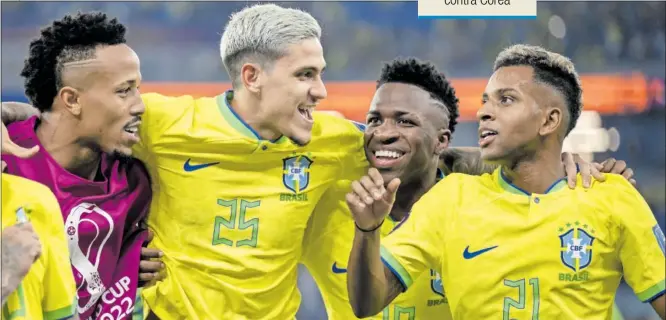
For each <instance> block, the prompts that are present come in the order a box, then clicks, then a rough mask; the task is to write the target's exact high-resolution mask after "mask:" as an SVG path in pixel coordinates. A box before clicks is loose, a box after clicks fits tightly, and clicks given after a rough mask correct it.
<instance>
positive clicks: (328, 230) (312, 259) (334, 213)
mask: <svg viewBox="0 0 666 320" xmlns="http://www.w3.org/2000/svg"><path fill="white" fill-rule="evenodd" d="M348 190H351V182H350V181H338V182H337V183H336V184H335V185H334V186H332V187H331V188H329V190H328V191H326V192H325V193H324V194H323V195H322V197H321V199H320V200H319V203H317V206H316V207H315V209H314V211H313V213H312V216H311V217H310V220H309V221H308V225H307V228H306V229H305V237H304V238H303V254H302V256H301V263H303V264H304V265H305V266H306V267H308V268H312V267H316V266H318V262H321V257H322V255H325V254H326V250H321V248H322V247H321V246H320V244H321V243H322V241H325V240H326V239H327V237H335V236H336V235H338V234H340V233H341V232H342V231H343V230H344V228H346V227H348V222H350V221H352V220H351V219H352V218H351V212H350V211H349V208H348V207H347V203H346V202H345V194H346V193H347V191H348ZM346 222H347V223H346ZM311 272H312V271H311Z"/></svg>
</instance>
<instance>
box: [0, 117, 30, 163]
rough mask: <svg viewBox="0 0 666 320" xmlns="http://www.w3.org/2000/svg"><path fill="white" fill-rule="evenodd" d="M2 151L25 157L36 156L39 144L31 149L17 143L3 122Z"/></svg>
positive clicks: (0, 148)
mask: <svg viewBox="0 0 666 320" xmlns="http://www.w3.org/2000/svg"><path fill="white" fill-rule="evenodd" d="M0 151H2V154H10V155H13V156H17V157H19V158H24V159H25V158H30V157H32V156H34V155H35V154H36V153H37V151H39V146H34V147H32V148H30V149H27V148H23V147H21V146H19V145H17V144H16V143H14V141H12V139H11V138H10V137H9V132H8V131H7V127H6V126H5V124H4V123H2V146H1V147H0Z"/></svg>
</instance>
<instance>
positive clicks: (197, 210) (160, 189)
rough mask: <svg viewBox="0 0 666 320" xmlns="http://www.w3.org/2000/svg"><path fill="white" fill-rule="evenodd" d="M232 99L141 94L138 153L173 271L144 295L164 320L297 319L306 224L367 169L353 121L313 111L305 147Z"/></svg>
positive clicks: (158, 238)
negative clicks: (271, 134)
mask: <svg viewBox="0 0 666 320" xmlns="http://www.w3.org/2000/svg"><path fill="white" fill-rule="evenodd" d="M231 95H232V92H227V93H226V94H223V95H220V96H218V97H213V98H200V99H194V98H192V97H190V96H184V97H165V96H161V95H157V94H144V95H143V97H142V98H143V100H144V103H145V105H146V113H145V114H144V116H143V124H142V125H141V128H140V130H139V131H140V137H141V143H139V144H137V145H136V146H135V148H134V152H135V155H136V156H137V157H138V158H139V159H140V160H142V161H143V162H144V163H145V164H146V167H147V168H148V171H149V172H150V175H151V178H152V182H153V201H152V204H151V209H150V216H149V218H148V226H149V228H150V229H151V230H152V231H153V232H154V234H155V238H154V240H153V241H152V244H151V246H154V247H157V248H159V249H161V250H163V251H164V257H163V258H162V261H163V262H164V263H165V265H166V277H165V278H164V280H162V281H159V282H157V284H156V285H155V286H152V287H148V288H145V289H144V290H143V297H144V302H145V304H146V305H147V307H148V308H149V309H150V310H151V311H153V312H154V313H155V314H156V315H157V316H158V317H159V318H160V319H162V320H170V319H174V320H176V319H177V320H180V319H191V320H196V319H201V320H204V319H205V320H208V319H229V320H236V319H252V320H260V319H293V318H294V316H295V314H296V311H297V310H298V307H299V305H300V294H299V292H298V288H297V282H296V281H297V276H298V272H297V270H298V269H297V266H298V260H299V258H300V256H301V251H302V241H303V235H304V233H305V227H306V225H307V222H308V219H309V218H310V215H311V214H312V211H313V210H314V207H315V206H316V205H317V203H318V202H319V200H320V198H321V197H322V195H323V194H324V193H325V192H326V191H327V190H328V189H329V187H330V186H331V185H332V184H333V183H334V182H336V181H338V180H340V179H350V178H348V177H347V175H351V174H353V173H354V172H363V170H365V168H366V167H365V166H367V163H366V162H365V160H364V159H365V155H364V153H363V144H362V141H363V135H362V133H361V131H360V130H359V129H358V128H357V127H356V126H355V125H354V124H353V123H351V122H350V121H347V120H345V119H340V118H337V117H335V116H331V115H325V114H318V113H315V120H314V121H315V123H314V127H313V132H312V140H311V142H310V143H309V144H308V145H306V146H299V145H297V144H295V143H293V142H292V141H291V140H290V139H287V138H286V137H282V138H280V139H278V140H276V141H267V140H262V139H261V138H260V137H259V136H258V135H257V134H256V133H255V132H254V131H253V130H252V129H251V128H250V127H249V126H247V125H246V124H245V123H244V122H243V120H242V119H240V118H239V117H238V116H237V115H236V114H235V112H234V110H233V109H232V107H231V106H230V104H229V101H230V99H231ZM353 167H358V168H359V170H352V169H351V168H353ZM357 174H358V176H360V174H359V173H357Z"/></svg>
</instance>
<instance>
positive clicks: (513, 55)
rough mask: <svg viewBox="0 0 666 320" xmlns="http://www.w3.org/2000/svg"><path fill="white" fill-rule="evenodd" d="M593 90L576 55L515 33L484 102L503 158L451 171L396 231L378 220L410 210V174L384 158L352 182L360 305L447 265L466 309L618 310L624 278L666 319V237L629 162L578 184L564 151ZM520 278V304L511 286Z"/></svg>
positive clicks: (404, 290)
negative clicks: (572, 184) (386, 168)
mask: <svg viewBox="0 0 666 320" xmlns="http://www.w3.org/2000/svg"><path fill="white" fill-rule="evenodd" d="M581 92H582V87H581V83H580V79H579V76H578V73H577V72H576V70H575V67H574V65H573V63H572V62H571V61H570V60H569V59H568V58H566V57H564V56H562V55H560V54H557V53H554V52H550V51H548V50H545V49H543V48H541V47H537V46H530V45H513V46H510V47H508V48H506V49H504V50H502V52H500V53H499V55H498V56H497V58H496V60H495V66H494V69H493V75H492V76H491V77H490V78H489V80H488V84H487V86H486V88H485V91H484V93H483V94H482V102H483V106H482V107H481V109H480V110H479V111H478V112H477V119H478V120H479V130H478V136H479V146H480V148H481V154H482V158H483V160H484V161H488V162H492V163H495V164H497V165H500V167H499V168H498V169H496V170H495V171H494V172H493V173H492V174H484V175H481V176H471V175H468V174H459V173H454V174H451V175H449V176H447V177H446V178H445V179H443V180H442V181H441V182H440V183H437V184H436V185H435V186H433V187H432V188H431V189H430V190H429V191H428V192H427V193H425V194H422V195H423V196H422V197H420V199H419V200H418V201H417V202H416V203H408V204H409V208H408V209H407V210H408V211H409V215H408V216H406V218H405V219H404V220H402V221H401V222H400V224H399V228H398V227H396V228H395V229H393V230H392V232H391V234H390V235H388V236H383V234H382V233H381V232H380V231H383V229H381V230H380V229H379V228H380V227H382V226H383V225H385V224H386V223H385V222H386V220H387V217H388V216H390V215H393V212H394V211H395V210H403V211H406V210H405V208H404V207H403V206H404V203H403V202H402V201H403V200H402V199H401V197H402V195H401V193H402V192H404V191H403V190H404V183H408V182H407V181H402V179H401V177H391V176H388V177H387V175H386V174H380V173H379V172H377V171H376V170H375V169H370V170H369V171H368V175H366V176H364V177H362V178H361V179H359V180H357V181H354V182H352V188H351V190H350V193H348V194H347V195H346V199H347V205H348V207H349V209H350V211H351V213H352V216H353V220H354V222H352V223H353V224H354V225H355V226H354V227H352V228H354V229H355V232H354V240H353V246H352V249H351V250H350V251H348V252H350V253H349V260H348V261H347V263H348V269H349V270H348V277H347V287H348V293H349V301H350V302H351V308H352V309H353V310H354V313H355V314H356V315H357V316H361V317H367V316H371V315H373V314H375V313H377V312H379V311H380V310H382V309H384V308H385V307H387V306H388V307H391V306H392V305H393V304H394V303H395V301H396V299H400V297H401V296H402V295H403V294H412V292H413V290H414V289H416V288H415V287H416V286H418V285H419V282H420V281H421V279H422V278H424V277H426V278H427V277H429V276H431V275H432V274H433V271H432V270H433V269H434V270H437V271H439V272H441V273H442V278H441V279H438V282H439V284H442V283H443V284H444V288H445V290H446V292H447V295H448V303H449V305H450V309H451V311H452V313H453V315H454V316H455V318H461V319H463V318H464V319H493V318H501V317H504V319H509V318H514V317H522V318H526V317H532V318H537V317H541V318H543V319H555V318H566V319H574V318H575V319H592V318H603V319H610V318H611V314H612V306H613V301H614V297H615V293H616V289H617V286H618V284H619V283H620V280H621V279H622V278H623V277H624V278H625V279H626V280H627V283H628V284H629V285H630V286H631V287H632V288H633V289H634V291H635V293H636V295H637V296H638V298H639V299H640V300H642V301H645V302H651V303H652V305H653V307H654V308H655V310H656V311H657V313H659V315H660V316H661V318H662V319H664V311H663V310H664V304H665V301H666V298H664V271H665V270H664V263H663V262H664V256H663V254H664V236H663V232H661V230H660V229H659V225H658V224H657V221H656V220H655V217H654V215H653V214H652V212H651V211H650V208H649V206H648V205H647V203H645V200H643V199H642V197H641V196H640V194H639V193H638V192H637V190H636V189H635V188H634V187H633V186H632V185H631V184H630V182H628V181H627V179H626V177H623V176H620V175H617V174H610V175H608V176H607V180H606V181H605V182H604V183H598V182H595V183H593V184H592V186H591V187H590V188H588V189H587V190H582V189H580V188H576V189H569V188H566V187H565V185H566V181H565V179H564V175H565V170H564V169H563V168H562V159H561V158H560V153H561V152H562V144H563V141H564V139H565V137H566V135H567V134H568V133H569V132H570V130H571V128H573V127H574V124H575V122H576V118H577V117H578V115H579V114H580V110H581V109H582V98H581V97H582V94H581ZM376 100H378V99H376ZM374 103H375V104H377V101H375V102H374ZM401 105H404V103H403V104H401ZM410 106H411V107H414V106H415V105H414V104H412V105H410ZM435 119H436V118H435ZM370 123H372V122H371V121H370ZM386 137H390V136H388V135H386ZM405 137H408V136H407V135H405ZM391 138H393V139H396V138H394V137H391ZM396 144H397V143H396ZM435 145H436V146H437V143H435ZM368 147H369V148H370V149H371V150H372V148H373V144H372V141H370V143H369V145H368ZM386 149H387V148H386ZM401 150H402V149H398V151H401ZM430 150H432V149H430ZM435 150H437V149H436V148H435ZM393 153H394V155H395V152H393ZM375 154H377V152H375ZM382 154H384V153H382ZM372 162H373V161H372V160H371V163H372ZM396 178H398V179H396ZM579 179H580V178H579ZM595 239H596V241H595ZM534 248H538V250H535V249H534ZM482 254H483V256H481V255H482ZM477 257H478V258H477ZM471 259H474V261H470V260H471ZM595 261H596V262H595ZM588 273H589V275H590V276H589V277H588ZM553 274H559V278H558V277H553V276H552V275H553ZM592 275H594V276H592ZM572 279H573V280H572ZM572 282H576V286H573V287H572V286H571V283H572ZM410 288H411V289H410ZM433 288H434V286H433ZM540 288H541V289H540ZM408 289H409V290H408ZM518 291H520V292H519V295H520V300H521V301H522V302H521V304H522V305H521V306H518V303H517V302H516V300H513V299H512V298H507V297H511V296H515V295H516V294H518V293H517V292H518ZM539 292H540V293H539ZM525 297H527V298H525ZM524 298H525V299H524ZM525 301H527V302H526V303H523V302H525ZM421 305H423V303H421ZM425 309H427V308H425ZM384 310H385V309H384ZM400 310H404V308H401V309H400ZM417 312H418V311H417ZM420 314H421V315H423V313H420ZM424 318H426V319H431V317H424Z"/></svg>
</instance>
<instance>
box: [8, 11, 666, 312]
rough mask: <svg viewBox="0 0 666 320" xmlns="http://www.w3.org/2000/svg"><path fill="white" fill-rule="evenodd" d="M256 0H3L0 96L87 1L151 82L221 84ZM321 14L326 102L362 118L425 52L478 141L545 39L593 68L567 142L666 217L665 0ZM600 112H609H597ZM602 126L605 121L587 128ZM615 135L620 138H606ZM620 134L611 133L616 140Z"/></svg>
mask: <svg viewBox="0 0 666 320" xmlns="http://www.w3.org/2000/svg"><path fill="white" fill-rule="evenodd" d="M247 4H248V2H223V3H222V2H218V3H215V2H125V3H123V2H2V4H1V5H2V17H1V19H0V20H1V25H2V28H1V32H2V43H1V44H2V101H10V100H14V101H16V100H18V101H25V100H26V99H25V96H24V95H23V87H22V84H23V82H22V79H21V78H20V77H19V76H18V74H19V72H20V69H21V67H22V65H23V60H24V58H25V56H26V53H27V48H28V43H29V41H30V39H31V38H33V37H35V36H36V35H37V34H38V30H39V28H40V27H41V26H43V25H45V24H47V23H49V21H50V20H52V19H57V18H60V17H62V16H63V15H65V14H68V13H74V12H76V11H77V10H81V11H87V10H101V11H104V12H106V13H108V14H109V15H111V16H116V17H118V18H119V20H120V21H121V22H123V23H125V24H126V25H127V26H128V30H129V32H128V39H129V44H130V45H131V46H132V47H133V48H134V49H135V50H136V51H137V52H138V54H139V56H140V57H142V58H143V60H142V69H143V77H144V81H145V84H144V85H143V89H142V90H143V91H144V92H149V91H159V92H162V93H165V94H182V93H189V94H195V95H207V94H216V93H219V92H222V91H223V90H225V89H226V88H228V87H229V85H228V83H227V81H228V78H227V76H226V74H225V72H224V69H223V67H222V64H221V61H220V58H219V55H218V45H219V38H220V34H221V32H222V29H223V27H224V24H225V23H226V20H227V17H228V16H229V15H230V14H231V13H232V12H233V11H235V10H238V9H241V8H242V7H244V6H246V5H247ZM283 4H284V5H286V6H290V7H298V8H302V9H305V10H307V11H308V12H311V13H312V14H313V15H314V16H315V17H316V18H317V19H318V20H319V21H320V23H321V24H322V27H323V30H324V35H323V44H324V49H325V52H326V59H327V61H328V70H327V73H326V75H325V78H326V81H327V86H328V89H329V98H328V99H327V102H326V103H324V104H323V105H322V108H324V109H329V110H330V109H332V110H337V111H338V112H340V113H341V114H342V115H344V116H346V117H348V118H351V119H355V120H361V121H363V119H364V116H363V114H364V111H365V110H367V109H366V108H367V106H368V103H369V101H370V98H371V96H372V92H373V89H374V84H373V83H372V81H373V80H374V79H375V78H376V77H377V76H378V73H379V70H380V67H381V62H382V61H388V60H390V59H392V58H394V57H395V56H398V55H401V56H417V57H419V58H422V59H427V60H430V61H432V62H434V63H436V64H437V65H438V66H439V67H440V68H441V69H442V70H444V71H445V72H446V73H447V76H448V77H449V78H451V79H453V84H454V86H455V87H456V89H457V91H458V93H459V95H460V96H461V100H462V101H461V104H462V105H461V108H462V110H461V111H462V115H463V120H466V121H465V122H463V123H461V124H460V125H459V126H458V128H457V130H456V134H455V139H453V142H454V145H456V146H475V145H476V133H475V132H476V129H477V125H476V124H475V123H474V122H469V120H470V119H472V118H471V117H473V115H474V113H475V111H476V108H478V106H479V99H480V93H481V90H482V89H483V87H484V86H485V81H486V79H487V77H488V76H489V75H490V74H491V66H492V62H493V58H494V57H495V55H496V54H497V53H498V52H499V50H500V49H501V48H503V47H505V46H507V45H509V44H512V43H519V42H525V43H530V44H538V45H542V46H545V47H546V48H549V49H551V50H554V51H557V52H561V53H563V54H565V55H567V56H569V57H571V58H572V59H573V61H574V62H575V63H576V66H577V69H578V70H579V72H580V73H582V74H583V75H584V92H585V93H584V97H585V108H586V110H589V111H594V112H592V113H588V114H586V116H585V118H586V119H589V121H587V122H586V123H579V128H578V129H579V131H578V132H577V134H576V135H572V137H575V139H573V138H572V139H570V140H569V141H568V144H567V146H568V147H569V148H572V149H576V150H577V151H579V152H587V151H595V152H597V153H595V154H593V155H591V156H593V157H594V159H596V160H599V159H605V158H607V157H610V156H612V157H615V158H618V159H623V160H626V161H627V162H628V163H629V164H630V166H631V167H633V168H634V169H635V172H636V178H637V180H638V183H639V189H640V190H641V192H642V193H643V195H644V196H645V198H646V199H647V200H648V202H649V203H650V205H651V206H652V209H653V211H654V213H655V215H656V217H657V219H658V220H659V222H660V224H661V225H662V229H666V228H665V227H664V222H665V220H666V218H665V212H666V208H665V207H666V205H665V201H666V199H665V193H666V192H665V189H666V187H665V183H666V182H665V179H666V176H665V171H666V169H665V165H664V164H665V154H666V150H665V149H666V141H665V140H666V137H665V123H664V122H665V108H664V76H665V72H666V71H665V68H666V66H665V56H666V36H665V34H664V32H665V31H664V30H665V28H666V25H665V16H666V7H665V5H666V3H665V2H640V3H639V2H631V3H629V2H624V3H621V2H550V3H543V2H540V3H539V4H538V18H537V19H536V20H518V21H502V20H446V21H437V20H419V19H417V3H416V2H292V3H283ZM598 115H600V118H599V117H598ZM595 124H596V125H599V124H600V125H601V126H602V127H603V128H605V129H609V128H616V130H617V132H619V135H620V141H621V142H620V144H619V148H617V150H616V151H615V152H611V151H610V150H609V149H612V150H614V149H616V148H614V147H616V146H615V145H614V144H616V142H617V135H616V134H615V131H614V130H612V131H611V132H610V134H606V133H605V132H607V131H606V130H596V131H595V130H589V129H587V130H586V129H583V127H585V126H592V127H593V126H594V125H595ZM608 137H610V139H609V138H608ZM608 141H610V143H608ZM302 271H303V272H302V277H301V283H300V286H301V290H302V294H303V304H302V307H301V310H300V311H299V318H300V319H325V318H326V315H325V311H324V308H323V306H322V302H321V299H320V298H319V294H318V292H317V289H316V286H315V285H314V283H313V282H312V281H311V279H310V278H309V276H308V275H307V273H306V272H305V271H304V270H302ZM617 301H618V303H619V305H620V308H621V310H622V312H623V314H624V316H625V319H655V318H656V315H655V314H654V313H653V311H652V310H651V309H650V307H649V306H647V305H642V304H641V303H640V302H638V301H637V300H636V298H635V297H634V296H633V294H632V293H631V291H630V289H628V288H627V287H626V286H625V285H623V286H622V287H621V288H620V291H619V294H618V296H617Z"/></svg>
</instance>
